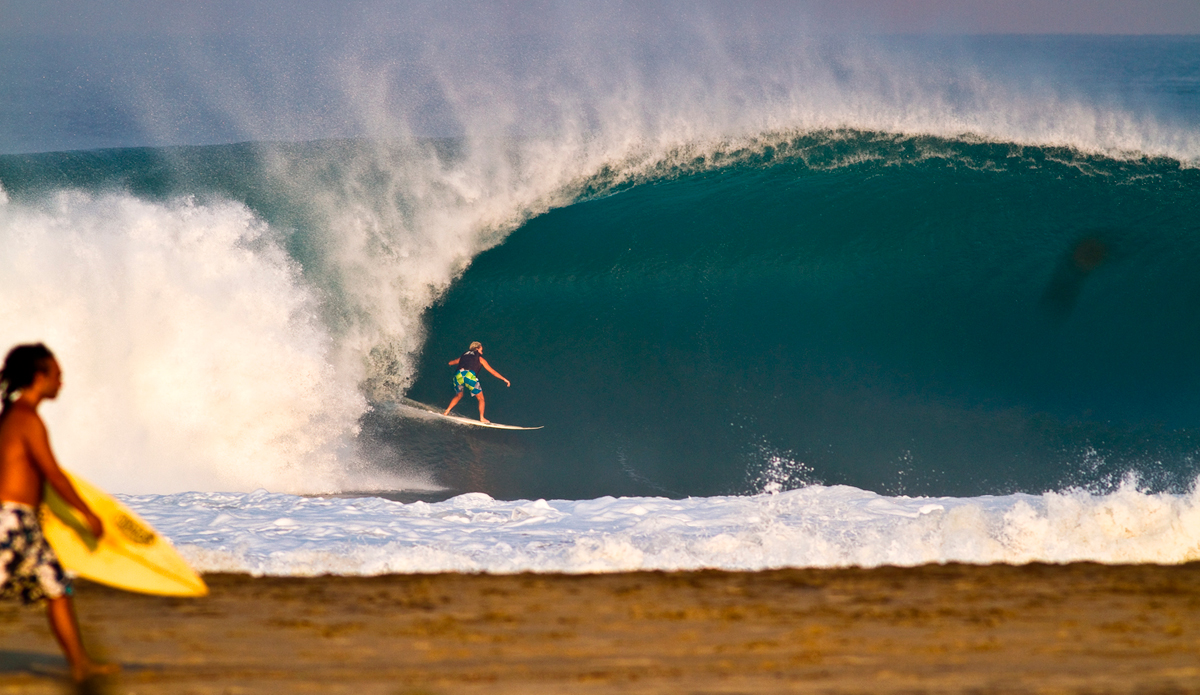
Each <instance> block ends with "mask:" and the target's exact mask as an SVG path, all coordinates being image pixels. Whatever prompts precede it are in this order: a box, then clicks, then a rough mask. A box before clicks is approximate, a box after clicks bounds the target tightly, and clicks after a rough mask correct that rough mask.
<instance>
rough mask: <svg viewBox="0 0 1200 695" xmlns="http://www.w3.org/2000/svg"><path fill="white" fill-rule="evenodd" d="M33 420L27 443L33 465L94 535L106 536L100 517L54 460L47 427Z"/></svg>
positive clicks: (39, 421) (38, 420) (35, 419)
mask: <svg viewBox="0 0 1200 695" xmlns="http://www.w3.org/2000/svg"><path fill="white" fill-rule="evenodd" d="M31 420H32V422H31V426H30V428H29V431H28V437H27V443H28V446H29V449H28V451H29V454H30V458H32V459H33V465H35V466H37V468H38V470H39V471H41V472H42V475H43V476H44V477H45V478H46V482H47V483H49V484H50V487H52V488H54V490H55V492H57V493H58V494H59V496H61V497H62V498H63V499H64V500H66V502H67V504H69V505H71V506H72V507H75V508H76V509H78V510H79V511H80V512H82V513H83V517H84V518H85V519H87V524H88V526H89V527H91V530H92V535H93V536H95V537H96V538H100V537H101V536H103V535H104V524H102V523H101V522H100V517H98V516H96V515H95V513H93V512H92V508H91V507H89V506H88V505H87V502H84V501H83V498H81V497H80V496H79V493H78V492H76V491H75V486H74V485H72V484H71V479H70V478H68V477H67V474H66V473H63V472H62V469H61V468H59V467H58V461H56V460H55V459H54V452H53V451H51V449H50V435H49V433H47V432H46V426H45V425H44V424H42V421H41V419H40V418H31Z"/></svg>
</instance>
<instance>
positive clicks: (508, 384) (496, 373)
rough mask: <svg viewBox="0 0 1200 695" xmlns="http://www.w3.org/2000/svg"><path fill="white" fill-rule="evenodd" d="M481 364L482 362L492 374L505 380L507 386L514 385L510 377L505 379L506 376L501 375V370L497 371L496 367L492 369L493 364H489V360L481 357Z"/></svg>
mask: <svg viewBox="0 0 1200 695" xmlns="http://www.w3.org/2000/svg"><path fill="white" fill-rule="evenodd" d="M479 364H482V365H483V368H484V369H486V370H488V371H489V372H491V373H492V376H494V377H496V378H497V379H499V380H500V381H503V382H504V385H505V386H512V382H510V381H509V380H508V379H505V378H504V377H502V376H500V372H498V371H496V370H495V369H492V365H490V364H488V363H487V360H485V359H483V358H482V357H480V358H479Z"/></svg>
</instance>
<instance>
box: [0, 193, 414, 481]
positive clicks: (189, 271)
mask: <svg viewBox="0 0 1200 695" xmlns="http://www.w3.org/2000/svg"><path fill="white" fill-rule="evenodd" d="M0 247H3V248H4V250H5V252H4V254H3V255H0V343H3V344H4V345H5V346H8V345H12V344H14V343H17V342H28V341H45V342H46V343H47V344H48V345H49V346H50V347H51V349H52V350H54V351H55V352H56V353H57V354H58V356H59V359H60V361H61V362H62V364H63V367H64V371H65V375H66V377H65V379H66V387H65V389H64V391H63V394H62V395H61V396H60V398H59V400H58V402H55V403H48V404H46V405H45V406H44V407H43V409H42V412H43V414H44V415H45V417H46V419H47V420H48V421H49V426H50V429H51V432H52V433H53V436H54V442H55V446H56V448H57V450H58V454H59V457H60V460H61V461H62V463H63V465H65V466H68V467H70V468H72V469H74V470H76V471H78V472H80V473H81V474H83V475H84V476H86V477H89V478H92V479H94V480H95V481H96V482H97V483H98V484H100V485H102V486H105V487H108V488H110V489H113V490H117V491H123V492H142V491H150V490H154V491H160V492H161V491H166V490H212V489H221V490H238V489H241V490H251V489H254V488H256V487H271V488H273V489H277V490H290V491H294V492H304V491H317V490H330V489H335V488H337V487H339V486H340V485H342V484H343V481H344V479H345V478H346V476H347V475H348V474H349V470H351V468H352V466H351V464H352V461H353V450H352V447H351V444H352V441H351V440H350V439H349V438H348V435H352V434H353V432H354V429H355V422H356V419H357V417H358V416H359V414H360V413H361V412H362V410H363V408H364V407H365V405H364V402H363V400H362V397H361V396H360V395H359V394H358V393H357V392H356V390H355V389H354V387H353V382H349V383H348V382H347V381H346V380H345V379H338V378H337V375H336V373H335V369H334V367H333V366H332V365H331V363H330V361H329V358H328V353H329V350H330V345H331V340H330V338H329V335H328V333H327V331H326V330H325V328H324V327H323V326H322V325H321V323H320V321H319V320H318V319H317V316H316V306H317V303H316V300H315V298H314V296H313V293H312V291H311V290H310V289H308V288H307V287H306V286H305V285H304V284H303V283H302V282H300V279H299V275H298V270H297V268H296V266H295V263H294V262H293V261H291V260H290V259H289V258H288V257H287V256H286V254H285V253H284V252H283V251H282V250H281V249H280V248H279V246H278V245H277V244H276V243H275V239H274V237H273V234H272V232H271V230H270V229H269V228H268V227H267V225H266V224H264V223H263V222H262V221H261V220H260V219H258V218H257V217H255V216H254V215H253V214H252V213H251V211H250V210H248V209H247V208H246V207H245V206H243V205H240V204H235V203H228V202H213V203H209V204H203V205H202V204H198V203H196V202H194V201H193V200H190V199H180V200H176V201H174V202H170V203H165V204H159V203H150V202H146V201H143V200H139V199H136V198H134V197H132V196H129V195H126V194H110V195H101V196H92V195H88V194H83V193H75V192H62V193H59V194H56V195H54V196H52V197H51V198H49V199H48V200H44V201H41V202H40V203H39V204H25V203H17V202H12V201H8V200H7V199H6V198H4V199H0ZM376 482H377V484H378V483H381V482H382V481H376ZM391 482H392V484H393V485H395V484H397V481H395V480H393V481H391ZM418 482H419V481H418ZM381 486H382V485H381Z"/></svg>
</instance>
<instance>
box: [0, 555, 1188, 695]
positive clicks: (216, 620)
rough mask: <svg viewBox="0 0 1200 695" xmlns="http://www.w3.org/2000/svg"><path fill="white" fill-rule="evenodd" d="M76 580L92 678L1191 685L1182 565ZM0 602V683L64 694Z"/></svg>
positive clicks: (997, 687) (1129, 689) (344, 688)
mask: <svg viewBox="0 0 1200 695" xmlns="http://www.w3.org/2000/svg"><path fill="white" fill-rule="evenodd" d="M206 579H207V580H208V581H209V583H210V586H211V587H212V595H211V596H209V597H208V598H204V599H172V598H159V597H150V596H139V595H135V594H128V593H123V592H119V591H115V590H111V589H108V588H105V587H101V586H98V585H95V584H89V583H84V582H80V583H79V585H78V587H77V593H76V595H77V604H78V608H79V613H80V619H81V623H82V626H83V631H84V636H85V640H86V641H87V643H88V645H89V648H90V649H91V650H92V651H93V652H94V653H96V654H97V655H99V656H102V657H103V658H105V659H109V660H113V661H118V662H120V663H121V664H123V665H124V668H125V671H124V673H122V674H121V676H119V677H118V678H116V679H113V680H112V681H111V682H110V683H108V684H107V685H106V686H105V687H103V688H102V689H100V690H99V692H110V693H130V694H133V693H173V694H174V693H224V694H234V693H310V692H312V693H317V692H319V693H353V694H354V695H368V694H375V693H386V694H388V695H403V694H408V695H418V694H421V695H433V694H435V693H437V694H440V693H446V694H449V693H455V694H459V693H490V694H497V693H499V694H507V693H522V694H540V693H697V694H699V693H706V694H713V695H715V694H717V693H729V694H732V693H771V692H794V693H809V692H811V693H841V692H853V693H918V692H920V693H943V692H945V693H950V692H954V693H958V692H972V693H990V692H1020V693H1157V692H1163V693H1167V692H1200V563H1193V564H1188V565H1181V566H1153V565H1137V566H1103V565H1095V564H1074V565H1063V566H1056V565H1028V566H1021V567H1012V566H968V565H946V566H941V565H930V566H924V567H915V568H890V567H889V568H879V569H869V570H861V569H845V570H779V571H768V572H716V571H706V572H679V573H663V572H648V573H627V574H604V575H581V576H580V575H533V574H522V575H499V576H494V575H462V574H437V575H389V576H382V577H317V578H252V577H249V576H245V575H232V574H217V575H209V576H208V577H206ZM65 672H66V667H65V662H64V661H63V660H62V658H61V657H60V656H59V652H58V649H57V647H56V646H55V644H54V642H53V639H52V637H51V635H50V632H49V630H48V628H47V626H46V624H45V618H44V614H43V612H42V611H41V610H40V609H36V608H24V607H21V606H19V605H18V604H15V603H4V604H0V693H9V692H20V693H64V692H71V689H70V688H69V687H68V686H67V685H66V683H65Z"/></svg>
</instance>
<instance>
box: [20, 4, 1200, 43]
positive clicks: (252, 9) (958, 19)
mask: <svg viewBox="0 0 1200 695" xmlns="http://www.w3.org/2000/svg"><path fill="white" fill-rule="evenodd" d="M480 16H484V17H488V18H490V19H491V20H494V21H491V22H490V28H491V29H492V30H494V31H496V32H498V33H499V32H507V33H511V34H521V33H526V32H535V33H536V32H541V31H547V30H550V31H553V29H554V27H555V25H557V24H563V23H579V22H589V21H596V20H597V19H599V21H603V22H614V23H615V24H616V25H617V26H618V30H619V27H624V28H625V29H626V30H637V29H645V30H651V31H652V30H653V29H654V27H655V26H656V25H657V24H660V23H668V24H669V23H670V22H671V21H676V20H679V19H684V18H687V17H695V16H702V17H704V18H706V19H707V20H709V21H715V22H718V23H729V24H736V25H741V26H742V27H743V28H744V27H746V26H753V27H756V28H758V29H760V30H768V31H787V32H794V31H801V32H805V31H808V32H819V33H821V32H835V33H839V32H855V33H859V32H862V33H951V34H996V33H1000V34H1009V33H1019V34H1026V33H1033V34H1061V33H1073V34H1200V0H792V1H788V0H737V1H733V0H708V1H696V2H684V1H679V0H675V1H669V0H659V1H655V0H642V1H641V2H625V1H618V0H602V1H595V0H573V1H570V2H568V1H565V0H564V1H554V0H525V1H522V2H516V1H513V0H490V1H488V2H481V1H479V0H475V1H471V2H446V1H443V2H436V1H433V0H420V1H413V0H406V1H399V0H364V1H359V2H354V1H353V0H208V1H204V2H198V1H197V0H186V1H180V0H176V1H174V2H164V1H162V0H0V33H5V34H14V33H15V34H24V35H30V34H63V33H67V34H77V35H104V34H112V33H126V32H128V33H138V34H147V33H149V34H164V33H169V34H243V33H258V34H270V35H276V36H296V35H299V36H303V35H311V34H331V33H332V34H342V35H345V34H354V33H379V32H385V33H400V34H413V33H417V34H420V33H421V32H422V31H423V30H424V28H425V27H426V26H428V25H431V24H436V25H438V26H443V27H444V26H446V25H447V24H450V25H453V24H454V23H455V20H456V19H457V18H462V19H464V20H465V21H466V22H467V23H471V22H472V20H477V19H478V18H479V17H480Z"/></svg>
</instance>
